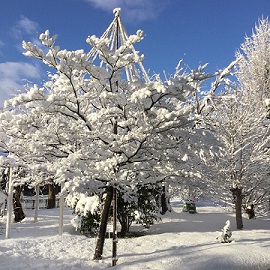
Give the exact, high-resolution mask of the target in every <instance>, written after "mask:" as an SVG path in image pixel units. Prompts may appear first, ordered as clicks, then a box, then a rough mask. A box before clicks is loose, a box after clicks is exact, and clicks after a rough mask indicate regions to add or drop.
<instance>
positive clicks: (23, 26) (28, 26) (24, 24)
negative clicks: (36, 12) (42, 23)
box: [12, 16, 38, 39]
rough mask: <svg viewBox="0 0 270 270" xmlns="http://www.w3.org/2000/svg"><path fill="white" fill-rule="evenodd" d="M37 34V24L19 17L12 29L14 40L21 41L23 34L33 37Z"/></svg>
mask: <svg viewBox="0 0 270 270" xmlns="http://www.w3.org/2000/svg"><path fill="white" fill-rule="evenodd" d="M37 32H38V23H37V22H34V21H31V20H30V19H28V18H26V17H25V16H21V17H20V19H19V21H18V23H17V24H16V25H15V26H14V27H13V28H12V33H13V35H14V36H15V37H16V38H19V39H21V37H22V36H23V35H24V34H28V35H35V34H37Z"/></svg>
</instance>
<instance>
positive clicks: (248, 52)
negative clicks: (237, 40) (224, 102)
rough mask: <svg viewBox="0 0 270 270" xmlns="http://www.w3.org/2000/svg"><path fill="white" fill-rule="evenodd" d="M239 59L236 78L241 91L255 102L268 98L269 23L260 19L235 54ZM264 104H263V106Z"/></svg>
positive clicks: (269, 77)
mask: <svg viewBox="0 0 270 270" xmlns="http://www.w3.org/2000/svg"><path fill="white" fill-rule="evenodd" d="M236 56H237V57H240V58H241V61H239V63H238V65H237V66H236V76H237V79H238V82H239V83H240V86H241V88H242V89H244V90H245V91H246V92H247V93H250V95H251V96H255V97H254V98H255V101H256V102H258V101H261V102H262V103H263V102H264V100H265V99H269V98H270V23H269V21H268V19H260V20H259V21H258V24H257V25H256V26H255V28H254V30H253V31H252V35H251V36H250V37H246V38H245V41H244V43H243V44H242V45H241V46H240V49H239V51H238V52H237V53H236ZM264 105H265V104H263V106H264Z"/></svg>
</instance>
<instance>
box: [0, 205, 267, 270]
mask: <svg viewBox="0 0 270 270" xmlns="http://www.w3.org/2000/svg"><path fill="white" fill-rule="evenodd" d="M197 210H198V214H189V213H183V212H182V211H181V206H180V205H179V204H178V203H176V202H174V203H173V211H172V212H171V213H168V214H166V215H165V217H163V220H162V222H160V223H157V224H155V225H154V226H152V227H151V228H150V229H149V230H148V232H147V235H145V236H141V237H137V238H129V239H119V242H118V256H119V260H118V263H117V266H115V267H114V269H116V270H120V269H123V270H126V269H127V270H132V269H136V270H142V269H151V270H173V269H181V270H197V269H198V270H199V269H200V270H204V269H205V270H206V269H207V270H216V269H219V270H222V269H237V270H238V269H240V270H241V269H250V270H253V269H263V270H267V269H270V220H269V219H255V220H248V219H244V229H243V230H241V231H239V230H236V229H235V220H234V215H233V214H232V213H230V212H228V211H224V210H223V209H222V208H220V207H214V206H202V207H198V208H197ZM58 211H59V210H58V209H53V210H41V211H40V215H39V221H38V222H37V223H33V215H34V212H33V211H32V210H28V211H27V215H28V218H26V219H25V220H24V221H23V222H22V223H19V224H12V231H11V238H10V239H5V235H4V234H3V235H1V236H0V243H1V245H0V269H1V270H8V269H13V270H16V269H18V270H22V269H30V270H34V269H39V270H42V269H53V270H67V269H107V268H110V263H111V239H107V240H106V243H105V247H104V259H103V260H102V261H100V262H95V261H93V260H92V257H93V250H94V247H95V239H94V238H87V237H84V236H82V235H79V234H77V233H75V232H74V230H73V229H72V227H71V225H70V224H69V220H70V219H71V217H72V216H71V212H70V211H69V210H66V212H65V227H64V231H65V233H64V234H63V236H58V235H57V232H58V217H57V215H58ZM226 220H230V221H231V224H232V226H231V230H232V232H233V236H232V238H233V240H234V241H233V242H232V243H230V244H221V243H217V242H216V240H215V238H216V237H217V236H218V235H219V232H220V230H221V228H222V227H223V226H224V225H225V222H226ZM140 229H141V227H134V228H133V230H140Z"/></svg>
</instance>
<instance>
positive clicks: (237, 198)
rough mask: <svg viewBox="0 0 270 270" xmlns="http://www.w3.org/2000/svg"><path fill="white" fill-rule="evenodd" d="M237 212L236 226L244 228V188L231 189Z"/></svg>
mask: <svg viewBox="0 0 270 270" xmlns="http://www.w3.org/2000/svg"><path fill="white" fill-rule="evenodd" d="M231 191H232V194H233V197H234V203H235V212H236V227H237V229H240V230H241V229H243V219H242V188H232V189H231Z"/></svg>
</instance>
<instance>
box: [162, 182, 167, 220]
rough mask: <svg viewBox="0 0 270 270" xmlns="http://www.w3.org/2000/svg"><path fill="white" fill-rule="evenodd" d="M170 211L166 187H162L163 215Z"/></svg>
mask: <svg viewBox="0 0 270 270" xmlns="http://www.w3.org/2000/svg"><path fill="white" fill-rule="evenodd" d="M167 211H168V204H167V196H166V186H162V193H161V214H162V215H164V214H165V213H166V212H167Z"/></svg>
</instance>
